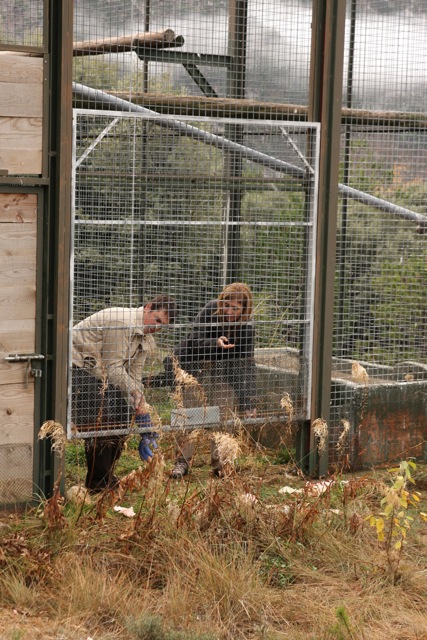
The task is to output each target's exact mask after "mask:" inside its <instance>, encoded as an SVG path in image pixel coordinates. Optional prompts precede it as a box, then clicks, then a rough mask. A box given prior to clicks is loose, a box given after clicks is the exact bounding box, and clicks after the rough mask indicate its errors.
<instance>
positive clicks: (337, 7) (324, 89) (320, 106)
mask: <svg viewBox="0 0 427 640" xmlns="http://www.w3.org/2000/svg"><path fill="white" fill-rule="evenodd" d="M345 15H346V1H345V0H317V1H315V2H313V21H312V25H313V32H312V49H311V55H312V57H311V73H310V97H309V120H310V121H314V122H320V123H321V134H320V166H319V200H318V222H317V225H318V236H317V241H316V262H317V269H316V282H315V291H314V336H313V363H312V366H313V378H312V389H311V412H310V423H311V427H312V425H313V422H314V420H316V419H317V418H322V419H323V420H325V421H326V422H327V423H328V421H329V417H330V396H331V372H332V335H333V311H334V276H335V256H336V231H337V207H338V179H339V152H340V125H341V108H342V83H343V61H344V33H345ZM316 444H317V443H316V438H315V435H314V432H313V429H312V428H311V430H310V438H309V472H310V474H312V475H315V474H319V475H324V474H325V473H326V472H327V468H328V453H327V448H326V450H325V451H324V452H322V453H321V454H319V453H318V451H317V447H316Z"/></svg>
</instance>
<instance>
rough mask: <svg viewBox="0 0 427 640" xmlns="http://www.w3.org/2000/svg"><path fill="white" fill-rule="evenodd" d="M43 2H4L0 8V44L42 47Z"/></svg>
mask: <svg viewBox="0 0 427 640" xmlns="http://www.w3.org/2000/svg"><path fill="white" fill-rule="evenodd" d="M44 5H45V0H24V1H23V2H22V1H21V0H4V1H3V2H2V3H1V6H0V44H2V45H15V46H16V45H19V46H23V45H24V46H33V47H34V46H36V47H41V46H42V45H43V9H44Z"/></svg>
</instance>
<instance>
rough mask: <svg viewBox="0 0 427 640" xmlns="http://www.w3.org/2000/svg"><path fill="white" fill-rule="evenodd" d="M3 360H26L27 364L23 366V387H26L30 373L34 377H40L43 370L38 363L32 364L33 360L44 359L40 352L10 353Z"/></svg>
mask: <svg viewBox="0 0 427 640" xmlns="http://www.w3.org/2000/svg"><path fill="white" fill-rule="evenodd" d="M5 360H7V362H26V363H27V366H26V367H25V388H26V389H27V388H28V376H29V375H30V373H31V375H32V376H33V377H34V378H41V377H42V375H43V371H42V370H41V368H40V365H39V364H38V363H37V364H33V361H34V360H35V361H36V362H37V361H41V360H44V356H43V355H41V354H40V353H15V354H13V353H10V354H9V355H8V356H5Z"/></svg>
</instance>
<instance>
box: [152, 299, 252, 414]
mask: <svg viewBox="0 0 427 640" xmlns="http://www.w3.org/2000/svg"><path fill="white" fill-rule="evenodd" d="M217 308H218V303H217V301H216V300H212V301H211V302H208V304H207V305H206V306H205V307H203V309H202V310H201V311H200V312H199V314H198V315H197V317H196V318H195V320H194V322H193V324H192V329H191V332H190V333H189V335H188V336H187V338H186V339H185V340H183V341H182V342H181V343H180V344H179V345H178V346H177V347H175V349H174V351H173V355H174V357H175V358H176V359H177V360H178V362H179V365H180V367H181V368H182V369H184V370H185V371H187V372H188V373H190V374H191V375H193V376H194V377H195V378H198V375H199V374H200V373H201V372H202V370H203V366H205V364H204V363H206V362H215V364H216V371H215V374H216V375H218V376H221V378H222V379H224V380H225V381H226V382H227V383H228V384H229V385H230V386H231V387H232V388H233V390H234V392H235V394H236V397H237V400H238V404H239V411H245V410H248V409H254V408H255V400H256V377H255V359H254V337H255V332H254V327H253V324H252V323H239V322H226V321H224V320H221V319H220V318H219V316H218V315H217V314H216V313H215V312H216V310H217ZM221 336H225V337H226V338H228V340H229V342H230V344H234V345H235V346H234V347H233V348H232V349H222V348H221V347H218V346H217V341H218V338H220V337H221ZM164 365H165V371H166V374H167V377H169V376H170V374H171V371H172V360H171V358H166V359H165V361H164ZM168 374H169V376H168Z"/></svg>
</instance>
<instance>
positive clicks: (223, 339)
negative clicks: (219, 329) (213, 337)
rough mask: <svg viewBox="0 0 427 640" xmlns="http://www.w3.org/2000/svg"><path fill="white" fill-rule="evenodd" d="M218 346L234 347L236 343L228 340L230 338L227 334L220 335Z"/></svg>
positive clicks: (223, 347) (221, 347)
mask: <svg viewBox="0 0 427 640" xmlns="http://www.w3.org/2000/svg"><path fill="white" fill-rule="evenodd" d="M216 346H217V347H219V348H220V349H233V347H234V346H235V345H234V344H231V343H230V342H228V338H226V337H225V336H220V337H219V338H218V340H217V341H216Z"/></svg>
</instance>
